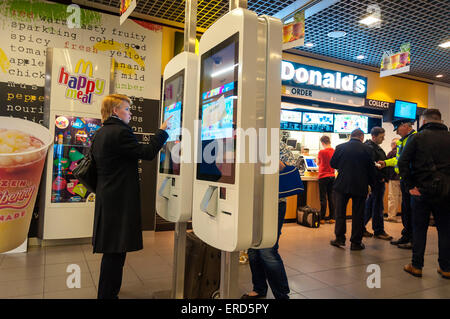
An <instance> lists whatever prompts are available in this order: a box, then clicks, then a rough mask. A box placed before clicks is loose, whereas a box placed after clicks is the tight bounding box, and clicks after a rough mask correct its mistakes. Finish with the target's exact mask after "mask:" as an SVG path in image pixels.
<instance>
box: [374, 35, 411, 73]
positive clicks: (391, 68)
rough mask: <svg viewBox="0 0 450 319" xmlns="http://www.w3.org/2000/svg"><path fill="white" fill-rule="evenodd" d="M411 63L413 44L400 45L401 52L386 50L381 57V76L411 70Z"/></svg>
mask: <svg viewBox="0 0 450 319" xmlns="http://www.w3.org/2000/svg"><path fill="white" fill-rule="evenodd" d="M410 64H411V46H410V44H409V43H405V44H402V45H401V46H400V52H397V53H393V52H391V51H390V52H384V53H383V56H382V58H381V68H380V78H382V77H384V76H389V75H394V74H399V73H405V72H409V66H410Z"/></svg>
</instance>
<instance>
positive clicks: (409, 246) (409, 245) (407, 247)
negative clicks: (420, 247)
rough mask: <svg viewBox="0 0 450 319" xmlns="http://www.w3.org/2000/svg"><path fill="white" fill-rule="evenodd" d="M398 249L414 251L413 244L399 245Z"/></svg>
mask: <svg viewBox="0 0 450 319" xmlns="http://www.w3.org/2000/svg"><path fill="white" fill-rule="evenodd" d="M397 247H398V248H401V249H412V243H406V244H398V245H397Z"/></svg>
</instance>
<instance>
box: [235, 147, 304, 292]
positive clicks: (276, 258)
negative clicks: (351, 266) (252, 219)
mask: <svg viewBox="0 0 450 319" xmlns="http://www.w3.org/2000/svg"><path fill="white" fill-rule="evenodd" d="M286 165H290V166H292V165H295V158H294V155H293V154H292V152H291V151H290V150H289V149H288V146H287V145H286V143H284V142H283V141H280V163H279V169H280V172H281V171H282V170H283V169H284V168H285V167H286ZM285 215H286V198H280V199H279V200H278V234H277V241H276V242H275V245H274V246H273V247H271V248H263V249H253V248H249V249H248V261H249V264H250V271H251V272H252V284H253V291H251V292H249V293H246V294H244V295H242V296H241V299H260V298H265V297H266V295H267V289H268V286H267V283H269V286H270V289H271V290H272V293H273V296H274V297H275V299H289V292H290V289H289V283H288V278H287V275H286V270H285V268H284V263H283V260H282V259H281V256H280V254H279V253H278V241H279V239H280V235H281V228H282V227H283V223H284V216H285Z"/></svg>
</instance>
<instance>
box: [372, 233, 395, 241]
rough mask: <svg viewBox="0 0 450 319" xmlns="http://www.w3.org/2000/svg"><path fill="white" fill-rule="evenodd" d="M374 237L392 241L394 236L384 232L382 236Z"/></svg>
mask: <svg viewBox="0 0 450 319" xmlns="http://www.w3.org/2000/svg"><path fill="white" fill-rule="evenodd" d="M374 237H375V238H378V239H383V240H392V236H389V235H388V234H386V232H382V233H381V234H379V235H375V236H374Z"/></svg>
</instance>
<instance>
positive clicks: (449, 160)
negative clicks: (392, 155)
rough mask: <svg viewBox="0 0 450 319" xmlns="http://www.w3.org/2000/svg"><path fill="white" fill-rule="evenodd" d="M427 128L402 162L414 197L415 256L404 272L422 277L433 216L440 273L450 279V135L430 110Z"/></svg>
mask: <svg viewBox="0 0 450 319" xmlns="http://www.w3.org/2000/svg"><path fill="white" fill-rule="evenodd" d="M423 120H424V122H423V123H424V124H423V125H422V127H421V128H420V129H419V132H418V133H417V134H415V136H414V137H413V138H412V139H411V141H410V142H409V143H408V144H407V145H406V147H405V149H404V150H403V153H402V155H401V156H400V158H399V160H398V167H399V170H400V176H401V178H402V180H403V181H404V183H405V185H406V188H407V189H408V190H409V193H410V194H411V208H412V229H413V256H412V263H411V264H408V265H406V266H405V267H404V270H405V271H406V272H408V273H410V274H412V275H413V276H416V277H421V276H422V267H423V263H424V253H425V246H426V240H427V230H428V224H429V219H430V212H432V213H433V216H434V219H435V223H436V227H437V231H438V239H439V259H438V261H439V268H438V273H439V274H440V275H441V276H442V277H444V278H446V279H450V205H449V203H450V132H449V131H448V128H447V126H445V125H444V124H442V121H441V113H440V112H439V110H437V109H428V110H426V111H425V112H424V114H423Z"/></svg>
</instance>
